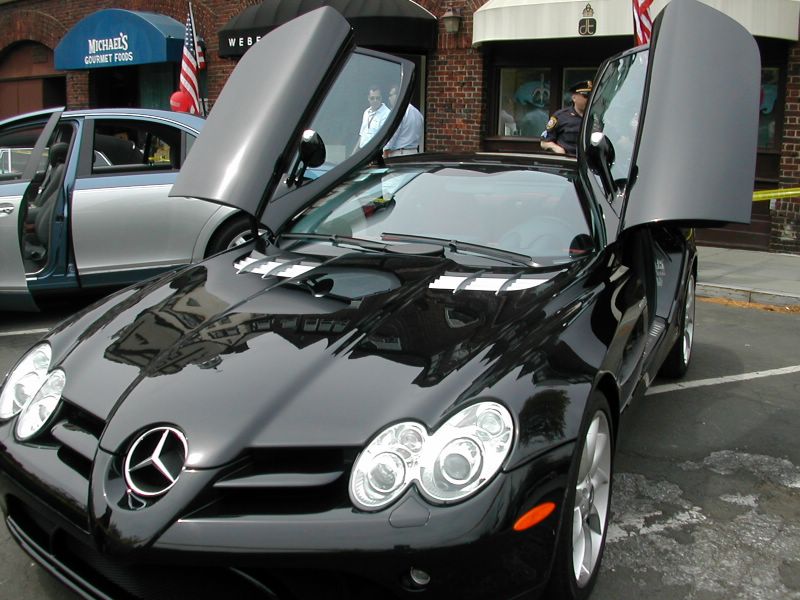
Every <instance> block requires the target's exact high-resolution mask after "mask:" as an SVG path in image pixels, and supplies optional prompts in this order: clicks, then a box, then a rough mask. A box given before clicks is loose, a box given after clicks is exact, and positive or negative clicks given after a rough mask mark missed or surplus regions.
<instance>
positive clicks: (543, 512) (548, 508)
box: [514, 502, 556, 531]
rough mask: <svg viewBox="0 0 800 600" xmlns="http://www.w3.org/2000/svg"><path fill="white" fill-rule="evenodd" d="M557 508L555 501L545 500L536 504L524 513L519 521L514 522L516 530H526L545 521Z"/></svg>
mask: <svg viewBox="0 0 800 600" xmlns="http://www.w3.org/2000/svg"><path fill="white" fill-rule="evenodd" d="M555 509H556V503H555V502H543V503H542V504H539V505H537V506H534V507H533V508H532V509H530V510H529V511H528V512H526V513H525V514H524V515H522V516H521V517H520V518H519V519H517V522H516V523H514V531H525V530H526V529H529V528H531V527H533V526H534V525H537V524H539V523H541V522H542V521H544V520H545V519H546V518H547V517H549V516H550V513H552V512H553V511H554V510H555Z"/></svg>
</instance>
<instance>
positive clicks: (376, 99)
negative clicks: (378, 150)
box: [356, 85, 389, 150]
mask: <svg viewBox="0 0 800 600" xmlns="http://www.w3.org/2000/svg"><path fill="white" fill-rule="evenodd" d="M367 100H368V101H369V107H368V108H367V110H365V111H364V116H363V117H362V118H361V129H360V130H359V132H358V146H357V147H356V150H358V148H363V147H364V144H366V143H367V142H368V141H370V140H371V139H372V136H374V135H375V134H376V133H377V132H378V130H379V129H380V128H381V127H383V123H384V122H385V121H386V117H388V116H389V109H388V108H387V107H386V105H385V104H384V103H383V96H382V95H381V89H380V88H379V87H378V86H375V85H373V86H370V88H369V94H368V95H367Z"/></svg>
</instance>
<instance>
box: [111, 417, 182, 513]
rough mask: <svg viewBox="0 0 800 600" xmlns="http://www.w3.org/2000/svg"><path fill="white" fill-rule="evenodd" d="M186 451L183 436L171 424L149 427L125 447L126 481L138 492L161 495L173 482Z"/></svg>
mask: <svg viewBox="0 0 800 600" xmlns="http://www.w3.org/2000/svg"><path fill="white" fill-rule="evenodd" d="M188 454H189V446H188V444H187V443H186V436H184V435H183V433H181V432H180V431H178V430H177V429H175V428H174V427H166V426H163V427H155V428H154V429H150V430H149V431H147V432H145V433H143V434H142V435H141V436H139V438H138V439H137V440H136V441H135V442H134V443H133V445H132V446H131V449H130V450H128V455H127V456H126V457H125V468H124V471H123V473H124V475H125V483H127V484H128V488H129V489H130V490H131V491H133V493H135V494H137V495H139V496H144V497H148V498H152V497H154V496H160V495H162V494H164V493H166V492H167V490H169V489H170V488H171V487H172V486H173V485H175V482H176V481H177V480H178V476H179V475H180V474H181V471H183V467H184V465H185V464H186V457H187V456H188Z"/></svg>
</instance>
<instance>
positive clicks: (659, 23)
mask: <svg viewBox="0 0 800 600" xmlns="http://www.w3.org/2000/svg"><path fill="white" fill-rule="evenodd" d="M759 85H760V58H759V52H758V48H757V46H756V43H755V40H754V39H753V37H752V36H751V35H750V34H749V33H748V32H747V31H746V30H745V29H744V27H742V26H741V25H740V24H739V23H737V22H736V21H734V20H733V19H731V18H729V17H727V16H726V15H724V14H722V13H720V12H718V11H716V10H714V9H712V8H710V7H708V6H706V5H705V4H701V3H700V2H697V1H696V0H672V2H670V3H669V4H668V5H667V6H666V8H665V9H664V10H663V11H662V12H661V14H660V15H659V16H658V18H657V19H656V22H655V24H654V30H653V39H652V43H651V45H650V48H649V50H648V48H647V47H642V48H635V49H633V50H631V51H628V52H626V53H624V54H622V55H619V56H616V57H614V58H612V59H609V60H608V61H607V62H606V63H604V65H603V67H601V71H600V75H599V77H598V81H597V85H596V86H595V90H594V93H593V95H592V99H591V103H590V105H589V106H588V107H587V112H586V118H585V119H584V124H583V130H582V133H581V140H580V145H581V147H580V152H581V157H582V160H584V161H585V163H586V164H587V165H588V167H589V169H590V170H591V171H593V172H594V173H595V175H596V176H597V177H599V178H600V179H601V183H602V184H603V188H604V189H605V190H606V193H607V194H608V196H609V198H610V199H611V201H612V202H614V203H615V205H622V208H621V213H622V223H621V229H620V231H623V230H626V229H630V228H632V227H636V226H637V225H643V224H647V223H656V222H665V221H670V222H674V223H676V224H681V225H683V226H689V227H710V226H717V225H719V224H721V223H731V222H733V223H748V222H749V221H750V212H751V203H752V193H753V177H754V174H755V161H756V140H757V131H758V106H759V89H760V88H759ZM710 98H719V99H720V101H719V103H717V104H716V105H714V104H711V105H710V104H709V99H710ZM618 210H619V208H618Z"/></svg>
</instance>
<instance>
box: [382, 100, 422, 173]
mask: <svg viewBox="0 0 800 600" xmlns="http://www.w3.org/2000/svg"><path fill="white" fill-rule="evenodd" d="M397 94H398V88H397V86H392V88H391V89H390V90H389V105H390V106H391V107H392V108H394V106H395V104H397ZM424 129H425V120H424V119H423V117H422V113H421V112H419V110H417V107H416V106H414V105H413V104H411V103H409V104H408V106H407V107H406V114H405V115H403V120H402V121H400V126H399V127H398V128H397V131H395V132H394V135H393V136H392V137H391V139H389V141H388V142H387V143H386V145H385V146H384V147H383V155H384V156H385V157H387V158H388V157H390V156H403V155H405V154H416V153H417V152H419V151H420V149H421V147H422V135H423V131H424Z"/></svg>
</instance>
